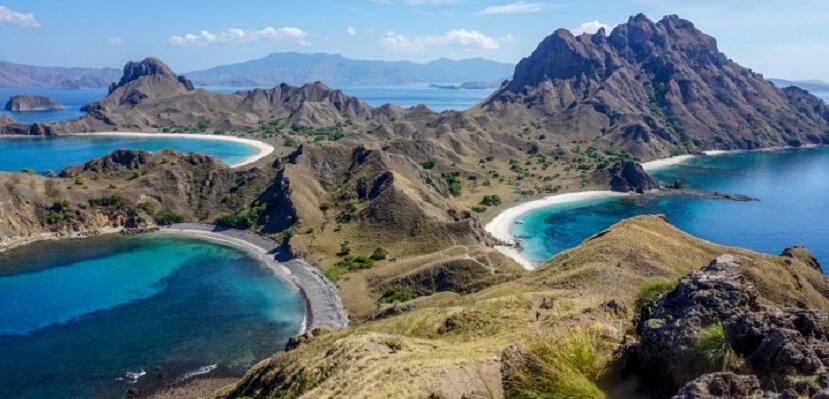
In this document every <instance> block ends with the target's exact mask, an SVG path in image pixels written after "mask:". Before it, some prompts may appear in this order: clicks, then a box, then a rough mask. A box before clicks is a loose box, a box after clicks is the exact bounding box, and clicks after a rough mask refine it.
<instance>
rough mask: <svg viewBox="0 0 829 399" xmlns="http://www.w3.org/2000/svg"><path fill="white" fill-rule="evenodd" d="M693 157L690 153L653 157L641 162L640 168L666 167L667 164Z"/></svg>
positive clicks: (654, 168) (674, 163)
mask: <svg viewBox="0 0 829 399" xmlns="http://www.w3.org/2000/svg"><path fill="white" fill-rule="evenodd" d="M693 157H694V155H691V154H683V155H677V156H673V157H668V158H660V159H654V160H653V161H648V162H643V163H642V168H644V169H645V170H646V171H653V170H657V169H662V168H667V167H668V166H673V165H676V164H679V163H682V162H685V161H687V160H689V159H691V158H693Z"/></svg>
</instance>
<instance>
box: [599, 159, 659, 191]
mask: <svg viewBox="0 0 829 399" xmlns="http://www.w3.org/2000/svg"><path fill="white" fill-rule="evenodd" d="M595 175H596V176H597V177H598V178H599V179H601V180H603V181H607V180H610V189H611V190H612V191H616V192H620V193H627V192H637V193H644V192H646V191H651V190H656V189H659V185H658V184H656V182H655V181H654V180H653V179H652V178H651V177H650V175H648V172H645V169H644V168H643V167H642V165H641V164H639V163H637V162H634V161H630V160H623V161H619V162H616V163H615V164H613V165H612V166H610V167H608V168H606V169H602V170H599V171H596V173H595Z"/></svg>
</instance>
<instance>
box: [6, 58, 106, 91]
mask: <svg viewBox="0 0 829 399" xmlns="http://www.w3.org/2000/svg"><path fill="white" fill-rule="evenodd" d="M120 76H121V71H120V70H119V69H116V68H65V67H43V66H34V65H24V64H15V63H11V62H5V61H0V87H44V88H50V89H62V90H79V89H92V88H100V87H107V86H109V84H110V83H112V82H113V81H115V80H118V78H119V77H120Z"/></svg>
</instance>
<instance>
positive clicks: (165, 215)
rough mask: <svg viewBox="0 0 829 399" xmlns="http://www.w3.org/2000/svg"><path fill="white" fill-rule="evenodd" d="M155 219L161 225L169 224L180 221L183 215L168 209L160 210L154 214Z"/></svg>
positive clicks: (182, 219)
mask: <svg viewBox="0 0 829 399" xmlns="http://www.w3.org/2000/svg"><path fill="white" fill-rule="evenodd" d="M155 220H156V222H158V224H161V225H170V224H174V223H181V222H183V221H184V217H183V216H181V215H179V214H178V213H175V212H173V211H170V210H167V209H165V210H162V211H159V212H157V213H156V214H155Z"/></svg>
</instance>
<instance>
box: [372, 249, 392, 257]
mask: <svg viewBox="0 0 829 399" xmlns="http://www.w3.org/2000/svg"><path fill="white" fill-rule="evenodd" d="M387 256H389V250H388V249H385V248H383V247H377V248H375V249H374V253H372V254H371V256H370V258H371V260H383V259H386V257H387Z"/></svg>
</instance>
